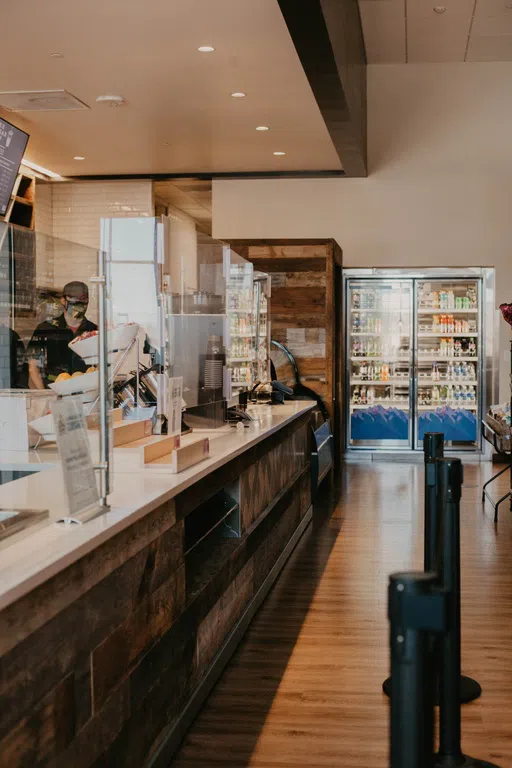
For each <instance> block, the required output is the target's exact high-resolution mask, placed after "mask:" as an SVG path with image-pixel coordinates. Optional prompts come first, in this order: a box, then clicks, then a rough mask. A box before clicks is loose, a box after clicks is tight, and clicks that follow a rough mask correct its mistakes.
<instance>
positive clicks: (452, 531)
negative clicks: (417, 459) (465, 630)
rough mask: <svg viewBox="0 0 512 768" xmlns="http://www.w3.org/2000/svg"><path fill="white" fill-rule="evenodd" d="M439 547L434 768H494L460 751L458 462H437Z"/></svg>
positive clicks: (454, 460)
mask: <svg viewBox="0 0 512 768" xmlns="http://www.w3.org/2000/svg"><path fill="white" fill-rule="evenodd" d="M437 461H438V472H439V495H440V504H441V509H440V514H441V525H442V528H443V530H442V537H441V541H442V547H441V553H440V554H441V562H440V564H439V565H440V576H441V584H442V588H443V590H444V591H445V592H446V594H447V595H448V629H447V631H446V632H445V633H444V637H443V639H442V643H441V648H442V651H441V656H442V663H441V670H440V679H439V752H438V754H437V756H436V768H448V766H450V767H452V766H465V767H467V768H470V767H471V768H473V767H474V768H477V767H478V768H496V766H493V765H492V763H487V762H485V761H482V760H478V759H476V758H472V757H467V756H466V755H464V754H463V753H462V749H461V714H460V708H461V700H460V679H461V674H460V668H461V631H460V499H461V494H462V480H463V468H462V462H461V460H460V459H446V458H444V459H438V460H437Z"/></svg>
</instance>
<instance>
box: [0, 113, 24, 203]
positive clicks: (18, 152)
mask: <svg viewBox="0 0 512 768" xmlns="http://www.w3.org/2000/svg"><path fill="white" fill-rule="evenodd" d="M27 142H28V133H25V131H20V129H19V128H16V126H14V125H11V123H8V122H7V120H3V119H2V118H0V216H5V214H6V212H7V207H8V205H9V201H10V199H11V192H12V188H13V187H14V182H15V181H16V176H17V174H18V170H19V167H20V163H21V161H22V159H23V155H24V153H25V149H26V146H27Z"/></svg>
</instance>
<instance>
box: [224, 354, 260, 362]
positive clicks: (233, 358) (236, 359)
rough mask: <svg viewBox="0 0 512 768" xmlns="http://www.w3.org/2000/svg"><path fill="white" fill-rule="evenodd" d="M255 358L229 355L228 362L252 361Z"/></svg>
mask: <svg viewBox="0 0 512 768" xmlns="http://www.w3.org/2000/svg"><path fill="white" fill-rule="evenodd" d="M255 360H256V358H255V356H254V355H253V356H252V357H230V358H229V362H230V363H253V362H254V361H255Z"/></svg>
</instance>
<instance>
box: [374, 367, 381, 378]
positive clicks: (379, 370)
mask: <svg viewBox="0 0 512 768" xmlns="http://www.w3.org/2000/svg"><path fill="white" fill-rule="evenodd" d="M380 379H381V366H380V365H376V366H375V381H380Z"/></svg>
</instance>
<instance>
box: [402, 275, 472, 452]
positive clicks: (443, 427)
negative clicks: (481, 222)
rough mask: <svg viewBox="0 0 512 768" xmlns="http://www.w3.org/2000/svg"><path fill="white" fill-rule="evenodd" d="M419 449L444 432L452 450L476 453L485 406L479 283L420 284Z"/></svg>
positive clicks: (442, 281)
mask: <svg viewBox="0 0 512 768" xmlns="http://www.w3.org/2000/svg"><path fill="white" fill-rule="evenodd" d="M415 291H416V302H415V303H416V306H417V322H416V324H415V325H416V339H415V349H416V429H415V435H416V447H417V448H420V447H421V445H422V442H423V437H424V435H425V432H443V433H444V436H445V441H447V443H448V444H449V446H451V447H453V448H462V449H467V448H475V447H476V446H477V444H478V436H479V430H478V425H479V423H480V420H479V412H480V403H481V370H482V366H481V359H482V354H481V353H482V340H481V319H480V314H481V313H480V294H481V288H480V281H479V280H474V279H473V280H472V279H463V278H462V279H432V280H429V279H426V280H417V281H416V285H415Z"/></svg>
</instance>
